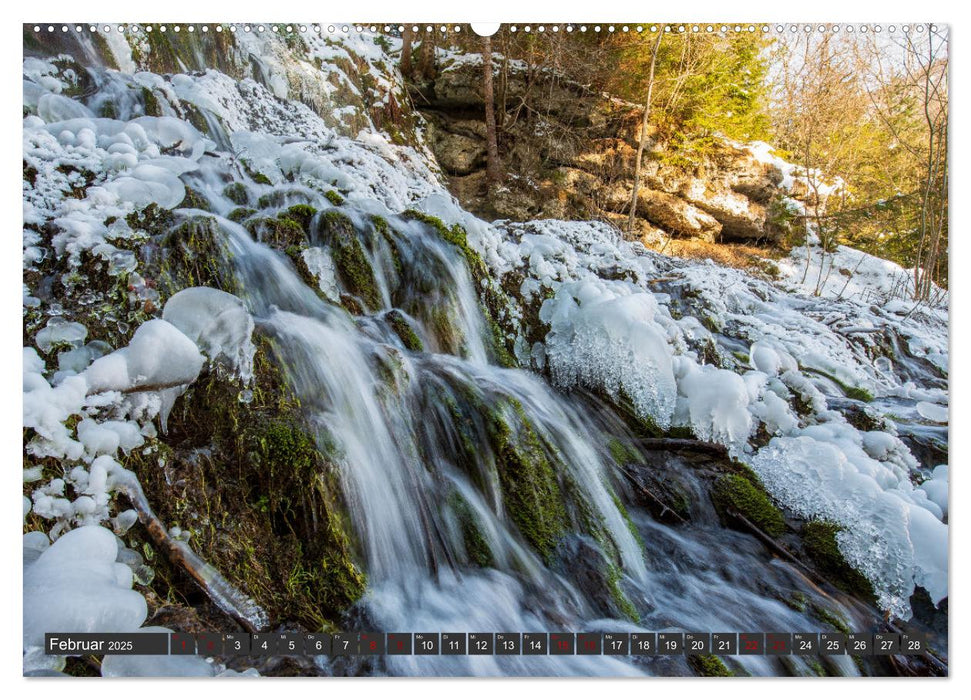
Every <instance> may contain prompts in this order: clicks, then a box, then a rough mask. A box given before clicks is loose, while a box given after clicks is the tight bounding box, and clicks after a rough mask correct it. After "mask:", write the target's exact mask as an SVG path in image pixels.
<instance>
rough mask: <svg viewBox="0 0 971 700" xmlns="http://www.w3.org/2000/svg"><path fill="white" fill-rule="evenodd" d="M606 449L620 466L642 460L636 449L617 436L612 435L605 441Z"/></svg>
mask: <svg viewBox="0 0 971 700" xmlns="http://www.w3.org/2000/svg"><path fill="white" fill-rule="evenodd" d="M607 449H608V450H609V451H610V456H611V457H612V458H613V460H614V461H615V462H616V463H617V464H619V465H620V466H622V467H624V466H626V465H628V464H633V463H635V462H641V461H643V458H642V457H641V455H640V453H638V452H637V450H635V449H634V448H633V447H631V446H630V445H628V444H627V443H625V442H621V441H620V440H618V439H617V438H614V437H612V438H610V440H608V441H607Z"/></svg>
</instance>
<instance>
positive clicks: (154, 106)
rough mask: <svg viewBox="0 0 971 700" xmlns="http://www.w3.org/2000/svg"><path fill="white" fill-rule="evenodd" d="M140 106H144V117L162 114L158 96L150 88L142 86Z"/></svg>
mask: <svg viewBox="0 0 971 700" xmlns="http://www.w3.org/2000/svg"><path fill="white" fill-rule="evenodd" d="M142 106H143V107H144V108H145V116H146V117H161V116H162V106H161V105H160V104H159V101H158V98H157V97H156V96H155V93H154V92H153V91H152V90H151V89H150V88H147V87H143V88H142Z"/></svg>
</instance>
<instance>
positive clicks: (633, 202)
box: [627, 25, 664, 231]
mask: <svg viewBox="0 0 971 700" xmlns="http://www.w3.org/2000/svg"><path fill="white" fill-rule="evenodd" d="M663 36H664V25H661V26H660V27H658V32H657V41H655V42H654V48H653V49H651V67H650V69H649V74H648V79H647V99H645V100H644V116H643V118H642V119H641V136H640V139H639V140H638V142H637V157H636V159H635V160H634V187H633V189H632V191H631V198H630V216H629V217H628V219H627V230H628V231H633V230H634V221H635V219H636V218H637V195H638V189H639V188H640V185H641V160H642V158H643V157H644V146H645V144H646V143H647V127H648V123H649V122H650V118H651V96H652V94H653V92H654V68H655V66H656V65H657V52H658V49H659V48H661V38H662V37H663Z"/></svg>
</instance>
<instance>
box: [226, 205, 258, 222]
mask: <svg viewBox="0 0 971 700" xmlns="http://www.w3.org/2000/svg"><path fill="white" fill-rule="evenodd" d="M255 213H256V210H255V209H250V208H249V207H237V208H236V209H233V210H232V211H231V212H229V214H228V215H227V216H226V218H227V219H229V220H230V221H235V222H236V223H237V224H238V223H240V222H242V221H243V220H245V219H248V218H250V217H251V216H253V214H255Z"/></svg>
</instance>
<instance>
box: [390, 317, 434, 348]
mask: <svg viewBox="0 0 971 700" xmlns="http://www.w3.org/2000/svg"><path fill="white" fill-rule="evenodd" d="M385 319H386V320H387V322H388V325H390V326H391V330H393V331H394V332H395V335H397V336H398V338H400V339H401V342H402V343H403V344H404V346H405V347H406V348H407V349H408V350H411V351H412V352H422V351H423V350H424V349H425V345H424V343H422V342H421V338H419V337H418V334H417V333H415V330H414V329H413V328H412V327H411V324H409V323H408V319H406V318H405V316H404V314H403V313H401V312H400V311H398V310H397V309H392V310H391V311H389V312H388V313H387V315H386V316H385Z"/></svg>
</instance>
